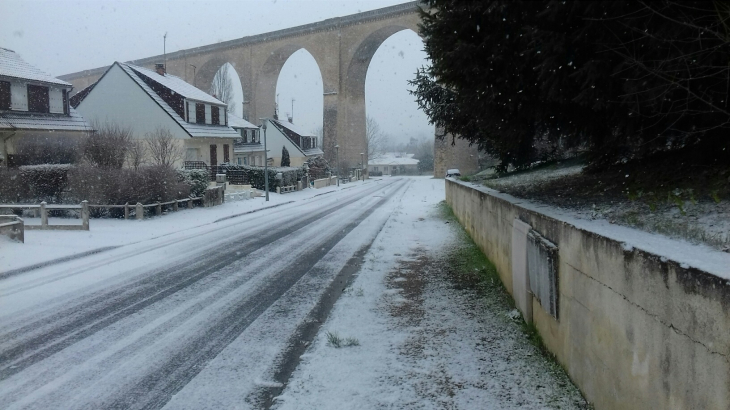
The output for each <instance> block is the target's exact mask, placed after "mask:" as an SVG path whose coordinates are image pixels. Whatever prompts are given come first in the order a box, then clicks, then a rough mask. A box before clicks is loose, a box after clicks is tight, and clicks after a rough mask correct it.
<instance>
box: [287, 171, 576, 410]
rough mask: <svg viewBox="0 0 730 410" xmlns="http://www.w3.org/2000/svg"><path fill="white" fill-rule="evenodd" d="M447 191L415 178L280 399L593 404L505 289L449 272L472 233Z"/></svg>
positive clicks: (327, 405)
mask: <svg viewBox="0 0 730 410" xmlns="http://www.w3.org/2000/svg"><path fill="white" fill-rule="evenodd" d="M443 197H444V183H443V181H441V180H427V179H420V180H417V181H416V182H415V183H414V184H412V186H411V188H410V189H409V192H407V193H406V194H405V196H404V198H403V200H402V201H401V204H400V205H399V206H398V209H397V210H396V211H394V212H393V213H392V215H391V217H390V219H389V220H388V222H386V225H385V228H384V229H383V231H381V234H380V235H379V236H378V237H377V238H376V240H375V242H374V243H373V245H372V247H371V248H370V251H369V252H368V253H367V254H366V255H365V264H364V265H363V267H362V269H361V271H360V273H359V275H358V277H357V278H356V280H355V282H354V283H353V284H352V285H351V286H350V287H349V288H348V289H346V291H345V292H344V295H343V297H342V298H341V299H340V300H339V301H338V302H337V303H336V304H335V307H334V309H333V311H332V313H331V315H330V317H329V318H328V320H327V321H326V322H325V323H324V324H323V326H322V328H321V330H320V332H319V334H318V335H317V337H316V339H315V341H314V342H313V343H312V345H311V347H310V348H309V349H308V350H307V351H306V353H305V354H304V355H302V356H301V359H302V361H301V363H300V365H299V367H298V368H297V370H296V371H295V372H294V373H293V375H292V377H291V379H290V380H289V382H288V383H287V386H286V388H285V390H284V392H283V393H282V394H281V395H280V396H279V397H278V398H277V399H276V401H275V404H274V408H276V409H302V408H307V409H309V408H311V409H315V408H316V409H343V408H402V409H411V408H412V409H416V408H417V409H424V408H425V409H429V408H486V409H503V408H515V409H516V408H546V407H560V408H583V407H585V406H586V404H585V402H584V400H583V399H582V397H581V396H580V393H579V392H578V390H577V389H576V388H575V387H574V386H573V385H572V384H571V383H570V382H569V380H568V379H567V376H565V374H564V372H562V369H560V368H559V367H557V366H555V365H554V364H551V363H550V362H549V361H548V360H546V358H545V357H544V356H542V355H541V354H540V353H539V350H538V349H537V348H536V347H535V346H533V345H532V344H530V343H529V341H528V340H527V337H526V334H525V333H524V332H523V331H522V328H521V326H520V324H519V321H516V320H514V319H512V317H511V316H510V313H511V307H510V305H509V304H508V303H506V302H505V300H506V298H504V299H498V300H496V301H494V300H492V301H489V300H485V299H484V297H483V296H482V295H480V294H479V292H477V291H476V290H474V289H472V288H466V287H463V286H461V285H459V284H454V283H453V282H452V281H451V280H450V279H449V278H448V275H447V274H446V272H447V271H448V270H449V266H448V264H447V262H446V261H445V260H444V256H446V255H448V254H450V253H451V252H453V251H454V247H457V248H458V247H460V246H464V241H465V239H464V237H463V235H464V233H463V230H461V228H460V227H458V226H456V225H457V224H456V222H453V221H451V223H447V222H446V221H445V220H443V219H442V218H441V216H440V213H439V210H438V204H439V202H440V201H442V199H443ZM472 247H473V244H472ZM474 249H475V248H474ZM477 252H478V251H477ZM499 290H500V291H501V288H500V289H499ZM337 339H339V340H340V341H339V344H340V346H341V347H339V348H338V347H336V345H337V344H338V342H336V340H337ZM348 339H349V340H348ZM348 342H350V343H348ZM347 344H351V346H347Z"/></svg>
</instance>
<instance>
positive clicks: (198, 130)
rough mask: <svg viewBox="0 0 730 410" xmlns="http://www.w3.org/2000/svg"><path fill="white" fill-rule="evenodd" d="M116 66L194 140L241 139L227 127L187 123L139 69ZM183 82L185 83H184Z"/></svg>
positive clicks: (122, 65)
mask: <svg viewBox="0 0 730 410" xmlns="http://www.w3.org/2000/svg"><path fill="white" fill-rule="evenodd" d="M114 64H118V65H119V67H121V68H122V70H124V72H126V73H127V74H129V76H130V77H131V78H132V80H134V82H135V83H137V85H139V86H140V87H141V88H142V89H143V90H144V91H145V92H146V93H147V94H148V95H149V96H150V97H152V99H153V100H155V102H156V103H157V104H158V105H159V106H160V107H162V109H163V110H165V111H166V112H167V113H168V114H169V115H170V117H172V119H174V120H175V122H177V123H178V124H179V125H180V127H182V128H183V129H184V130H185V131H186V132H187V133H188V134H189V135H190V136H191V137H193V138H239V137H240V135H239V134H238V132H236V131H235V130H234V129H233V128H231V127H229V126H227V125H211V124H198V123H191V122H187V121H185V119H184V118H182V117H181V116H180V115H179V114H178V113H177V112H175V110H174V109H172V107H170V105H169V104H167V103H166V102H165V101H164V100H163V99H162V97H160V96H159V95H157V93H156V92H155V91H154V90H152V88H150V86H149V85H147V83H145V82H144V80H142V79H141V78H140V77H139V75H138V74H137V71H136V70H137V68H139V67H137V66H133V65H131V64H125V63H114ZM112 67H113V66H112ZM145 70H146V69H145ZM147 72H150V70H146V72H141V71H140V73H141V74H142V75H145V76H146V75H147ZM154 74H155V75H156V76H157V78H167V77H168V76H167V75H165V76H161V75H159V74H157V73H154ZM170 77H174V76H170ZM157 78H152V77H150V79H152V80H154V81H157ZM175 78H177V79H178V80H179V81H182V80H180V79H179V78H178V77H175ZM102 79H103V77H102ZM99 81H101V80H99ZM170 82H171V81H168V83H170ZM182 82H184V81H182ZM160 84H162V83H160ZM186 84H187V83H186ZM188 85H189V84H188ZM190 87H192V86H190ZM182 88H183V87H178V88H177V89H178V90H181V89H182ZM193 88H194V87H193ZM196 90H198V89H197V88H196ZM173 91H175V90H173ZM175 92H178V91H175ZM198 92H200V93H202V94H205V93H203V92H202V91H200V90H198ZM180 94H181V95H183V96H185V94H182V92H180ZM206 95H207V94H206ZM186 98H187V97H186ZM209 98H210V99H212V100H214V101H217V103H216V104H218V105H224V104H223V103H222V102H220V101H218V100H216V99H215V98H213V97H210V96H209ZM196 100H197V99H196ZM197 101H200V100H197Z"/></svg>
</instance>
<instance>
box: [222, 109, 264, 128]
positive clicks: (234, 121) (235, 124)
mask: <svg viewBox="0 0 730 410" xmlns="http://www.w3.org/2000/svg"><path fill="white" fill-rule="evenodd" d="M228 126H229V127H231V128H239V129H240V128H245V129H249V130H250V129H257V128H258V127H257V126H256V125H253V124H251V123H250V122H248V121H246V120H244V119H243V118H241V117H239V116H237V115H236V114H231V113H230V112H229V113H228Z"/></svg>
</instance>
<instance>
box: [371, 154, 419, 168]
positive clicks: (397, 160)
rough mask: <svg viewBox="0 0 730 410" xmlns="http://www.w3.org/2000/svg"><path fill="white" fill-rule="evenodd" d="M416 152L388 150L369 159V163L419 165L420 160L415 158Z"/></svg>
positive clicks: (375, 164)
mask: <svg viewBox="0 0 730 410" xmlns="http://www.w3.org/2000/svg"><path fill="white" fill-rule="evenodd" d="M413 155H414V154H399V153H395V152H387V153H385V154H381V155H378V156H377V157H375V158H372V159H369V160H368V165H374V166H378V165H418V163H419V162H420V161H419V160H417V159H415V158H413Z"/></svg>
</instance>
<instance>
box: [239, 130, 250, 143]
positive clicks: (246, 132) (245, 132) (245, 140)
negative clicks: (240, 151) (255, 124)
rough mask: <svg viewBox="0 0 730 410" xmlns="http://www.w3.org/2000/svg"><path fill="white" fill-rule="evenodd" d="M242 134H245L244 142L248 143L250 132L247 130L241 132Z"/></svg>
mask: <svg viewBox="0 0 730 410" xmlns="http://www.w3.org/2000/svg"><path fill="white" fill-rule="evenodd" d="M241 133H242V134H243V142H244V143H248V131H247V130H241Z"/></svg>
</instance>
